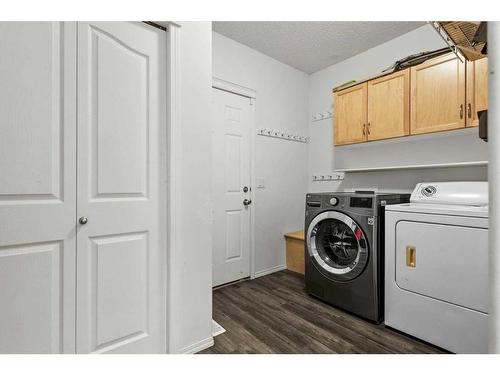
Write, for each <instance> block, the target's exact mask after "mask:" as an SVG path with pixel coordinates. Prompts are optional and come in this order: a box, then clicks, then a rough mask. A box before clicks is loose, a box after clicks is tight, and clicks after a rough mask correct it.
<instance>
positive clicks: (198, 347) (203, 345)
mask: <svg viewBox="0 0 500 375" xmlns="http://www.w3.org/2000/svg"><path fill="white" fill-rule="evenodd" d="M213 345H214V338H213V337H212V336H210V337H207V338H206V339H203V340H201V341H198V342H195V343H194V344H191V345H188V346H186V347H184V348H182V349H181V350H179V354H194V353H198V352H201V351H202V350H205V349H207V348H210V347H211V346H213Z"/></svg>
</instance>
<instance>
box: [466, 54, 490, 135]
mask: <svg viewBox="0 0 500 375" xmlns="http://www.w3.org/2000/svg"><path fill="white" fill-rule="evenodd" d="M487 109H488V58H487V57H485V58H482V59H480V60H476V61H469V62H467V126H468V127H471V126H478V125H479V119H478V117H477V112H478V111H484V110H487Z"/></svg>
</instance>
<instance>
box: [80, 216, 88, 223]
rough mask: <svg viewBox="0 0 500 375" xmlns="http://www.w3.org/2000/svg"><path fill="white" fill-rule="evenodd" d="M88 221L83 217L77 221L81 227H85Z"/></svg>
mask: <svg viewBox="0 0 500 375" xmlns="http://www.w3.org/2000/svg"><path fill="white" fill-rule="evenodd" d="M88 221H89V220H88V219H87V218H86V217H85V216H82V217H81V218H80V219H78V222H79V223H80V224H81V225H85V224H87V222H88Z"/></svg>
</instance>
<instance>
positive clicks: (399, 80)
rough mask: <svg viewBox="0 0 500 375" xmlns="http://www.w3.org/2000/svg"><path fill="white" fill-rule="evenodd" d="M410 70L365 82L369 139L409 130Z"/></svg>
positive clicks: (404, 133)
mask: <svg viewBox="0 0 500 375" xmlns="http://www.w3.org/2000/svg"><path fill="white" fill-rule="evenodd" d="M409 107H410V73H409V70H408V69H406V70H403V71H400V72H396V73H393V74H390V75H387V76H384V77H380V78H378V79H375V80H373V81H369V82H368V124H367V128H366V133H367V136H368V140H369V141H374V140H377V139H385V138H394V137H402V136H405V135H408V134H409V132H410V127H409V124H410V112H409Z"/></svg>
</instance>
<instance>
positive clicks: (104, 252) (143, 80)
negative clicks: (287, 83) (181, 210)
mask: <svg viewBox="0 0 500 375" xmlns="http://www.w3.org/2000/svg"><path fill="white" fill-rule="evenodd" d="M165 44H166V43H165V33H164V32H163V31H160V30H157V29H155V28H152V27H151V26H148V25H145V24H143V23H140V22H130V23H129V22H98V23H94V22H92V23H87V22H81V23H79V24H78V48H79V54H78V58H79V70H78V82H79V84H78V88H79V93H78V216H79V217H85V218H86V219H87V220H88V221H87V223H86V224H79V225H78V229H77V249H78V280H77V284H78V285H77V306H78V307H77V309H78V311H77V351H78V352H80V353H164V352H165V351H166V328H165V327H166V303H165V300H166V275H165V273H166V263H165V262H166V257H165V229H164V228H165V227H166V226H165V222H164V204H165V201H164V197H165V196H166V193H165V191H164V190H163V189H162V186H163V184H164V181H165V178H164V175H165V173H166V166H165V163H164V162H163V158H162V155H164V154H162V153H161V150H162V147H164V144H165V143H164V142H165V131H166V126H165V113H164V110H165V104H164V103H165V96H164V95H165V91H164V90H165V87H166V86H165V80H164V74H163V70H164V69H165Z"/></svg>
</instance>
